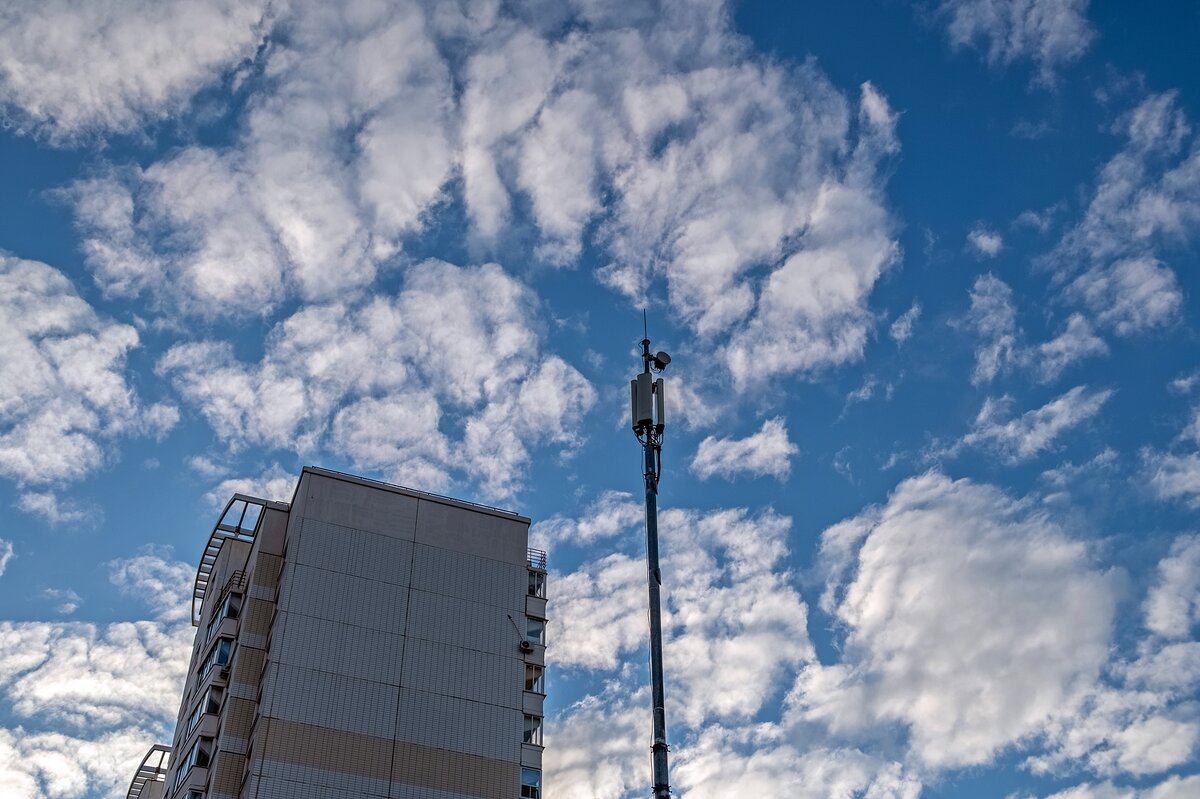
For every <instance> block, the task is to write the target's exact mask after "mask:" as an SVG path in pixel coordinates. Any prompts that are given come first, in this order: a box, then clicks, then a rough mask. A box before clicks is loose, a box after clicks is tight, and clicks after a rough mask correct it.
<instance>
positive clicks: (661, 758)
mask: <svg viewBox="0 0 1200 799" xmlns="http://www.w3.org/2000/svg"><path fill="white" fill-rule="evenodd" d="M650 358H651V355H650V339H648V338H647V339H642V364H643V370H644V372H649V371H650ZM639 439H641V437H640V436H639ZM642 450H643V452H644V453H645V472H644V477H645V481H646V578H647V580H646V581H647V583H648V584H649V589H650V692H651V697H652V701H653V703H654V740H653V744H652V745H651V747H650V749H651V752H652V758H653V766H654V799H670V796H671V786H670V780H669V779H668V776H667V750H668V747H667V712H666V699H665V693H666V692H665V690H664V688H663V647H662V611H661V610H660V608H659V592H660V589H661V588H662V572H661V571H659V568H658V477H659V467H660V464H661V457H662V439H661V437H660V436H659V434H658V433H656V431H655V429H654V426H653V425H650V426H648V427H647V428H646V435H645V440H643V441H642Z"/></svg>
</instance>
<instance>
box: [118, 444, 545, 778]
mask: <svg viewBox="0 0 1200 799" xmlns="http://www.w3.org/2000/svg"><path fill="white" fill-rule="evenodd" d="M528 534H529V519H527V518H525V517H522V516H518V515H517V514H514V513H510V512H507V511H502V510H498V509H495V508H489V507H485V506H481V505H475V504H472V503H468V502H461V501H458V500H454V499H449V498H446V497H440V496H436V495H432V494H426V493H423V492H419V491H413V490H410V489H406V488H401V487H398V486H392V485H387V484H384V483H378V482H374V481H371V480H365V479H362V478H359V477H353V476H350V475H345V474H340V473H337V472H331V471H327V470H324V469H317V468H312V467H309V468H305V469H304V471H303V472H302V474H301V476H300V481H299V484H298V485H297V487H296V493H295V496H294V497H293V499H292V502H291V504H290V505H289V504H285V503H279V502H270V501H267V500H263V499H257V498H254V497H249V496H245V495H240V494H239V495H235V496H234V497H233V498H232V499H231V500H230V501H229V504H228V505H227V506H226V508H225V511H224V512H223V513H222V515H221V518H220V519H219V521H218V522H217V525H216V527H215V528H214V530H213V532H212V535H211V536H210V539H209V542H208V545H207V546H206V548H205V550H204V554H203V556H202V557H201V562H200V565H199V568H198V569H197V575H196V583H195V590H194V592H193V606H192V623H193V624H194V625H195V626H196V641H195V644H194V646H193V648H192V658H191V664H190V667H189V669H188V676H187V681H186V684H185V686H184V692H183V700H182V702H181V703H180V708H179V718H178V721H177V724H176V729H175V736H174V740H173V741H172V743H171V745H170V747H167V746H156V747H154V748H152V749H151V750H150V751H149V752H148V753H147V755H146V758H145V760H144V761H143V762H142V765H141V766H140V767H139V769H138V771H137V774H136V775H135V776H134V779H133V782H132V784H131V785H130V788H129V792H128V799H305V798H306V797H313V798H314V799H318V798H319V799H342V797H392V798H395V799H468V798H470V799H477V798H482V799H540V797H541V760H542V714H543V702H544V700H545V676H544V666H545V649H546V648H545V643H546V642H545V630H546V559H545V554H544V553H541V552H538V551H536V550H530V549H529V548H528Z"/></svg>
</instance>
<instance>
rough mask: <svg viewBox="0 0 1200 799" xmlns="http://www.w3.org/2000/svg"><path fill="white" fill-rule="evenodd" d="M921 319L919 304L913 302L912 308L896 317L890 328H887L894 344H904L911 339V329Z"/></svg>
mask: <svg viewBox="0 0 1200 799" xmlns="http://www.w3.org/2000/svg"><path fill="white" fill-rule="evenodd" d="M920 318H921V303H919V302H913V304H912V307H911V308H909V309H908V310H907V311H905V312H904V313H902V314H900V315H899V316H897V317H896V320H895V321H894V322H892V326H891V327H889V328H888V335H890V336H891V337H892V340H893V341H895V342H896V345H897V346H900V345H902V344H904V342H906V341H908V340H909V339H910V338H912V334H913V328H915V327H916V325H917V320H919V319H920Z"/></svg>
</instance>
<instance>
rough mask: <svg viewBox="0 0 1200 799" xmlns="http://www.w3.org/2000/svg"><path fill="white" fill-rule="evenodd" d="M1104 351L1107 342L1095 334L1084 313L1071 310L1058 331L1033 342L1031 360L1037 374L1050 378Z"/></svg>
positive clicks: (1046, 378)
mask: <svg viewBox="0 0 1200 799" xmlns="http://www.w3.org/2000/svg"><path fill="white" fill-rule="evenodd" d="M1107 354H1108V345H1107V344H1105V343H1104V339H1102V338H1100V337H1099V336H1097V335H1096V334H1095V332H1094V331H1093V329H1092V325H1091V323H1090V322H1088V320H1087V317H1085V316H1083V315H1082V314H1071V316H1070V318H1068V319H1067V326H1066V328H1065V329H1064V330H1063V331H1062V332H1061V333H1059V334H1058V335H1057V336H1055V337H1054V338H1052V339H1050V340H1049V341H1044V342H1042V343H1041V344H1038V345H1037V348H1036V354H1035V356H1034V361H1035V363H1036V364H1037V366H1036V369H1037V371H1038V373H1039V377H1040V378H1041V379H1042V380H1043V381H1050V380H1054V379H1056V378H1057V377H1058V376H1059V375H1061V374H1062V373H1063V371H1064V370H1065V369H1066V368H1067V367H1068V366H1070V365H1071V364H1073V363H1076V362H1077V361H1082V360H1083V359H1084V358H1091V357H1095V356H1100V355H1107Z"/></svg>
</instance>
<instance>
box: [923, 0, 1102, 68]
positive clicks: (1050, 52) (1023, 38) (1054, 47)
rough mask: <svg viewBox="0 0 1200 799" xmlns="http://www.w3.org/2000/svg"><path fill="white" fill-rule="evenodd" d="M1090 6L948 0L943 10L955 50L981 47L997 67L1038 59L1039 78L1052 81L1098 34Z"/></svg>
mask: <svg viewBox="0 0 1200 799" xmlns="http://www.w3.org/2000/svg"><path fill="white" fill-rule="evenodd" d="M1087 7H1088V0H942V2H941V4H940V5H939V6H938V9H937V14H938V16H939V17H940V18H941V20H942V22H943V23H944V24H945V25H946V33H947V36H948V37H949V39H950V44H951V45H952V46H953V47H954V48H955V49H961V48H963V47H981V48H982V49H984V50H985V51H986V53H987V61H988V63H989V64H991V65H993V66H1007V65H1009V64H1011V63H1013V62H1014V61H1017V60H1023V59H1029V60H1032V61H1034V62H1036V63H1037V65H1038V70H1039V80H1040V81H1041V82H1043V83H1048V84H1052V83H1053V82H1054V80H1055V72H1056V70H1057V69H1058V68H1059V67H1061V66H1062V65H1064V64H1068V63H1071V62H1072V61H1075V60H1077V59H1078V58H1079V57H1080V56H1082V55H1083V54H1084V52H1086V51H1087V48H1088V45H1089V44H1090V43H1091V41H1092V39H1093V38H1094V37H1095V31H1094V30H1093V28H1092V25H1091V23H1090V22H1088V19H1087Z"/></svg>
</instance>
